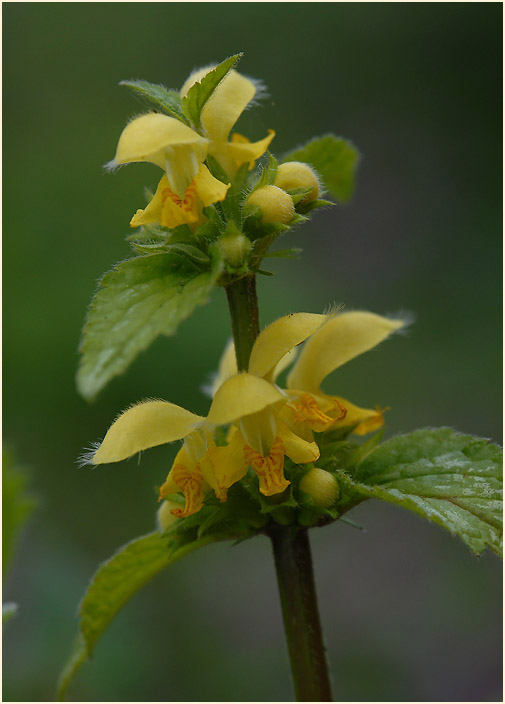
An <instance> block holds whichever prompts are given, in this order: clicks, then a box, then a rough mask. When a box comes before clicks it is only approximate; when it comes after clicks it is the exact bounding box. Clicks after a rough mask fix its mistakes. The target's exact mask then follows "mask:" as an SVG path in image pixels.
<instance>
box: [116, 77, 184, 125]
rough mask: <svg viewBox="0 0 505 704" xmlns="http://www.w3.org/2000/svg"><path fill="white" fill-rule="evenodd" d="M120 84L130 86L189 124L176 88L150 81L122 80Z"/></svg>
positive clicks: (164, 110)
mask: <svg viewBox="0 0 505 704" xmlns="http://www.w3.org/2000/svg"><path fill="white" fill-rule="evenodd" d="M119 85H120V86H126V87H127V88H130V89H131V90H132V91H133V92H134V93H136V94H137V95H140V96H141V97H142V98H144V99H145V100H147V101H148V102H150V103H153V104H154V105H155V106H156V107H157V108H161V109H162V110H163V112H165V113H167V114H168V115H170V116H171V117H175V118H177V120H181V121H182V122H185V123H186V124H187V119H186V116H185V115H184V112H183V110H182V99H181V96H180V95H179V93H178V92H177V91H176V90H168V88H165V86H162V85H160V84H158V83H149V82H148V81H121V83H120V84H119Z"/></svg>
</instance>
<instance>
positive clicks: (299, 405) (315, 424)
mask: <svg viewBox="0 0 505 704" xmlns="http://www.w3.org/2000/svg"><path fill="white" fill-rule="evenodd" d="M286 405H287V406H288V407H289V408H290V409H291V411H292V412H293V414H294V416H295V419H296V420H297V421H299V422H303V423H307V424H308V425H309V427H310V428H311V430H314V431H315V432H316V433H322V432H323V431H324V430H327V429H328V428H329V427H330V426H332V425H333V424H334V423H336V422H337V421H338V420H342V419H343V418H345V416H346V414H347V409H346V408H344V406H343V405H342V404H341V403H340V402H339V401H336V403H335V406H334V407H335V408H336V407H338V409H339V411H340V413H339V415H338V416H337V417H336V418H333V417H332V416H329V415H328V414H326V413H324V411H322V410H321V409H320V407H319V404H318V403H317V401H316V399H315V398H314V397H313V396H311V395H310V394H302V395H301V396H298V397H297V398H296V399H295V400H294V401H290V402H289V403H287V404H286Z"/></svg>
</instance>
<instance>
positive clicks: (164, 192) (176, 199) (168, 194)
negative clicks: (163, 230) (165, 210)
mask: <svg viewBox="0 0 505 704" xmlns="http://www.w3.org/2000/svg"><path fill="white" fill-rule="evenodd" d="M167 198H169V199H170V200H171V201H172V203H175V205H177V206H178V207H179V208H180V207H181V205H182V200H181V199H180V198H179V196H178V195H177V193H173V192H172V191H171V190H170V188H164V189H163V190H162V191H161V204H162V205H164V204H165V201H166V200H167Z"/></svg>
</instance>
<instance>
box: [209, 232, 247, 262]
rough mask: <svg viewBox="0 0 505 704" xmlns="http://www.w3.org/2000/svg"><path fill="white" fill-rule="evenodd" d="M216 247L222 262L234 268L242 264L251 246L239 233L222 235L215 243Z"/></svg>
mask: <svg viewBox="0 0 505 704" xmlns="http://www.w3.org/2000/svg"><path fill="white" fill-rule="evenodd" d="M217 245H218V247H219V249H220V251H221V254H222V255H223V259H224V261H225V262H226V263H227V264H230V265H231V266H232V267H235V268H238V267H240V266H242V264H244V262H245V260H246V257H247V255H248V254H249V252H250V251H251V246H252V245H251V242H250V240H248V239H247V237H245V236H244V235H242V234H241V233H240V232H236V233H231V234H225V235H223V236H222V237H220V238H219V240H218V241H217Z"/></svg>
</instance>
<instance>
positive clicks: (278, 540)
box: [269, 524, 333, 702]
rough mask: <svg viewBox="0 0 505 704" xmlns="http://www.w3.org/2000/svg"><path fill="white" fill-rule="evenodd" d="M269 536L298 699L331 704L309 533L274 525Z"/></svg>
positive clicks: (304, 530)
mask: <svg viewBox="0 0 505 704" xmlns="http://www.w3.org/2000/svg"><path fill="white" fill-rule="evenodd" d="M269 535H270V538H271V540H272V546H273V552H274V558H275V568H276V571H277V582H278V585H279V595H280V598H281V605H282V615H283V618H284V629H285V632H286V640H287V644H288V652H289V659H290V662H291V673H292V676H293V682H294V688H295V695H296V700H297V701H299V702H309V701H312V702H331V701H333V699H332V695H331V686H330V679H329V675H328V666H327V663H326V655H325V648H324V644H323V635H322V630H321V622H320V619H319V611H318V607H317V595H316V589H315V584H314V574H313V570H312V557H311V553H310V544H309V536H308V533H307V530H306V529H299V530H297V531H296V532H295V531H294V530H293V529H292V528H290V527H289V526H287V527H286V526H276V525H274V524H273V525H272V526H271V528H270V530H269Z"/></svg>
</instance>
